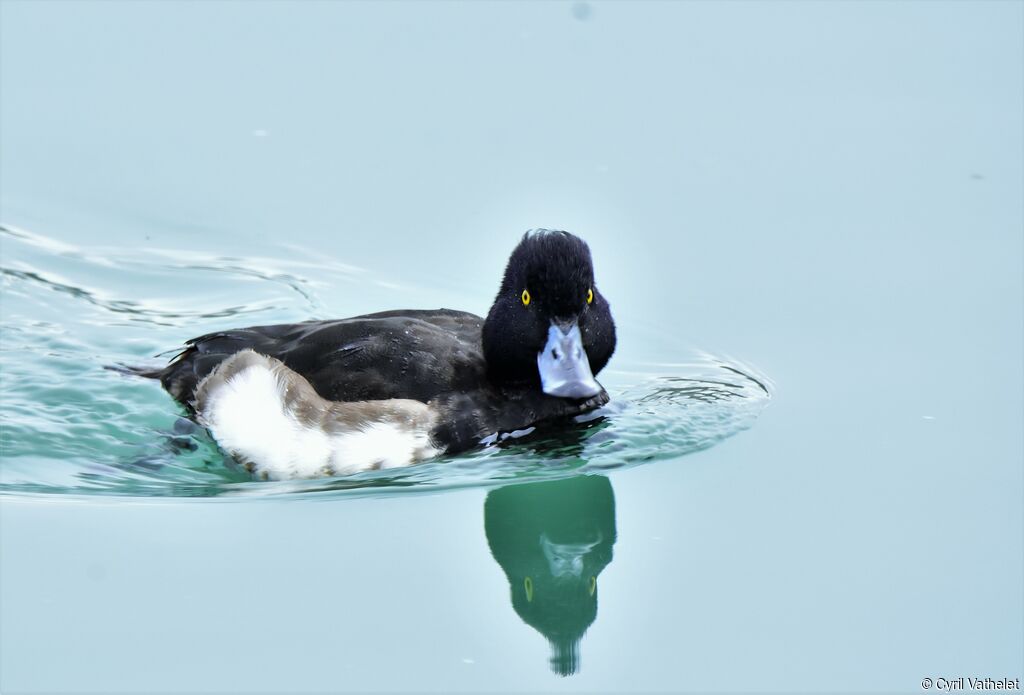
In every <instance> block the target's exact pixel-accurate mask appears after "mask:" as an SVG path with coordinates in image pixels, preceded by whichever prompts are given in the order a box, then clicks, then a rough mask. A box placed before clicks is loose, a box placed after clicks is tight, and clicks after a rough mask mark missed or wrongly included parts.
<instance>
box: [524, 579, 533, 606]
mask: <svg viewBox="0 0 1024 695" xmlns="http://www.w3.org/2000/svg"><path fill="white" fill-rule="evenodd" d="M523 588H524V589H526V600H527V601H530V602H532V601H533V580H532V579H530V578H529V577H527V578H526V579H524V580H523Z"/></svg>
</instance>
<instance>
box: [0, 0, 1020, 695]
mask: <svg viewBox="0 0 1024 695" xmlns="http://www.w3.org/2000/svg"><path fill="white" fill-rule="evenodd" d="M0 32H2V34H0V38H2V48H0V167H2V168H0V196H2V198H0V202H2V206H3V209H2V218H3V219H2V221H3V222H4V223H6V224H10V225H15V226H17V227H19V228H24V229H27V230H31V231H33V232H36V233H41V234H45V235H47V236H48V237H52V238H55V239H60V240H63V241H65V242H67V243H71V244H76V245H79V246H83V247H105V248H129V249H130V248H135V247H139V248H142V247H145V246H147V245H154V246H159V247H160V248H165V249H167V248H171V249H187V250H192V251H195V252H197V253H205V254H210V255H232V254H235V255H239V256H245V255H257V256H266V257H287V256H289V254H294V255H295V256H296V257H298V256H299V255H302V254H305V255H306V256H310V255H312V256H317V257H322V258H327V259H335V260H337V261H339V262H342V263H346V264H351V265H354V266H358V267H360V268H365V269H368V273H369V274H368V275H367V276H366V277H372V278H378V279H380V280H375V281H374V282H372V283H371V282H359V281H352V279H351V278H347V279H345V280H344V281H339V283H338V284H337V285H334V286H331V287H324V288H321V289H320V290H319V292H320V294H319V297H320V299H321V300H322V303H323V313H324V314H325V315H337V316H345V315H351V314H355V313H361V312H366V311H373V310H378V309H385V308H391V307H401V306H410V307H412V306H438V305H446V306H454V307H458V308H464V309H468V310H473V311H477V312H483V311H486V308H487V306H488V303H489V301H490V299H491V298H492V296H493V292H494V289H495V288H496V284H497V278H498V275H499V274H500V271H501V268H502V265H503V263H504V259H505V256H506V255H507V253H508V250H509V248H510V247H511V245H512V244H513V243H514V241H515V239H516V238H517V235H518V234H520V233H521V232H522V230H524V229H527V228H531V227H538V226H547V227H558V228H565V229H569V230H571V231H574V232H577V233H579V234H581V235H583V236H584V237H586V238H587V239H588V241H589V242H590V244H591V246H592V248H593V249H594V252H595V256H596V263H597V268H598V277H599V282H600V283H601V287H602V290H603V292H605V293H606V294H607V295H608V297H609V298H610V299H611V301H612V303H613V307H614V309H615V312H616V318H617V320H618V323H619V326H620V334H621V346H620V351H619V354H618V355H617V356H616V359H618V360H623V361H626V360H634V361H645V360H646V361H649V362H675V361H681V360H684V359H685V358H686V357H687V356H688V355H691V354H692V352H693V350H707V351H710V352H712V353H716V354H728V355H731V356H733V357H735V358H736V359H739V360H743V361H746V362H749V363H751V364H754V365H756V366H757V368H758V369H759V370H761V372H763V373H764V374H766V375H768V376H770V377H771V379H772V380H773V382H774V384H775V398H774V400H773V403H772V405H771V406H770V407H769V408H768V409H767V410H766V411H765V413H764V414H763V415H762V416H761V418H760V420H759V422H758V423H757V425H756V426H755V427H754V428H753V429H752V430H751V431H749V432H746V433H743V434H741V435H739V436H738V437H736V438H734V439H732V440H730V441H728V442H725V443H724V444H722V445H720V446H718V447H716V448H713V449H710V450H708V451H706V452H703V453H699V454H695V455H691V456H687V457H684V458H681V459H678V460H675V461H662V462H659V463H654V464H651V465H647V466H641V467H637V468H632V469H630V470H626V471H621V472H617V473H613V474H612V475H611V482H612V485H613V487H614V491H615V499H616V522H617V527H618V534H619V537H618V541H617V543H616V545H615V558H614V560H613V561H612V563H611V564H610V565H609V566H608V567H607V569H605V570H604V572H603V574H602V575H601V580H600V582H601V594H600V602H599V611H598V617H597V620H596V621H595V623H594V624H593V626H592V627H591V629H590V631H589V632H588V633H587V636H586V637H585V638H584V640H583V643H582V648H581V653H582V670H581V672H580V673H579V674H578V675H576V676H573V677H570V678H565V679H563V678H558V677H557V676H554V675H552V673H551V671H550V669H549V668H548V664H547V653H548V648H547V645H546V643H545V641H544V639H543V638H542V637H541V636H540V635H538V634H537V633H536V632H535V631H533V630H532V629H531V628H529V627H528V626H526V625H524V624H523V623H522V622H521V621H520V620H519V618H518V617H517V616H516V614H515V613H514V612H513V610H512V608H511V606H510V605H509V600H508V585H507V582H506V580H505V577H504V575H503V574H502V571H501V569H500V568H499V567H498V565H497V564H496V563H495V562H494V560H493V559H492V558H491V556H490V553H489V551H488V548H487V543H486V539H485V537H484V532H483V528H482V526H483V524H482V519H483V512H482V507H483V500H484V497H485V494H486V492H485V491H484V490H479V489H473V490H467V491H459V492H448V493H441V494H435V495H426V496H398V497H388V498H375V499H329V500H324V501H322V502H315V501H309V500H308V499H295V500H289V499H280V498H278V499H274V500H267V501H259V500H254V499H246V500H239V501H236V502H220V501H191V502H189V501H183V502H182V501H178V502H174V501H162V502H158V501H151V500H146V499H135V500H124V499H109V500H104V499H103V498H95V497H94V498H91V499H81V498H76V499H71V498H63V497H60V496H50V497H46V496H42V497H26V496H20V495H9V496H5V497H4V498H3V499H2V502H0V541H2V556H0V580H2V581H0V690H2V691H3V692H17V691H27V690H49V691H53V690H65V691H76V690H92V691H106V692H112V691H117V690H126V691H142V690H157V691H189V690H201V691H213V690H232V691H258V690H276V691H302V690H310V691H314V690H321V691H323V690H328V691H331V690H432V691H464V690H472V691H480V690H499V691H509V690H512V691H529V690H544V691H561V690H605V691H616V692H622V691H664V690H667V691H682V690H729V691H766V690H806V691H830V690H837V691H838V690H842V691H861V690H887V691H905V692H919V691H920V685H919V684H920V682H921V679H922V678H923V677H925V676H930V677H940V676H944V677H959V676H965V677H966V676H980V677H986V676H990V677H995V678H999V677H1020V676H1021V675H1024V674H1022V663H1021V659H1022V657H1021V654H1022V651H1024V628H1022V584H1024V573H1022V562H1024V561H1022V557H1024V547H1022V525H1024V515H1022V504H1024V503H1022V498H1024V485H1022V460H1024V441H1022V425H1021V423H1022V420H1024V405H1022V391H1024V376H1022V354H1024V345H1022V312H1024V307H1022V294H1024V288H1022V275H1024V272H1022V253H1024V250H1022V236H1024V232H1022V227H1024V219H1022V218H1024V214H1022V196H1021V190H1022V186H1024V181H1022V157H1024V154H1022V152H1024V143H1022V136H1021V130H1022V128H1021V126H1022V118H1024V107H1022V88H1024V87H1022V86H1024V75H1022V65H1024V50H1022V46H1024V11H1022V4H1021V3H1019V2H991V3H986V2H941V3H928V2H915V3H909V2H908V3H895V2H872V3H851V4H847V3H838V2H837V3H832V2H829V3H824V2H822V3H807V2H798V3H775V2H764V3H750V4H746V3H723V4H704V3H696V2H692V3H669V2H659V3H640V2H636V3H621V4H617V3H609V4H605V3H591V4H590V5H585V6H575V7H574V6H573V5H571V4H568V3H558V2H551V3H523V4H503V3H490V2H488V3H476V4H455V3H450V4H448V3H430V2H421V3H397V2H396V3H380V4H360V3H321V2H301V3H290V4H283V3H280V4H279V3H273V2H262V3H230V2H217V3H186V2H180V3H156V2H146V3H143V2H138V3H129V2H110V3H90V2H36V3H29V2H12V1H10V0H4V1H3V2H2V3H0ZM0 251H2V249H0ZM103 282H104V280H103V278H97V279H96V283H95V284H96V286H98V287H102V286H103ZM132 292H133V293H135V295H136V296H137V297H141V298H148V297H160V298H163V299H165V300H167V301H171V300H172V299H173V298H174V297H175V296H185V297H201V295H202V288H195V287H190V288H180V287H176V286H175V284H174V282H173V278H167V277H164V278H160V279H159V280H158V281H157V280H154V281H153V283H152V284H148V283H146V282H145V281H144V279H143V280H140V281H139V284H138V285H137V286H136V287H134V288H133V289H132ZM197 301H198V300H197ZM210 301H211V302H212V301H214V300H212V299H211V300H210ZM225 301H226V300H225ZM301 318H304V316H300V315H295V316H293V317H292V320H299V319H301ZM204 325H206V324H204ZM140 331H142V329H135V331H134V332H133V330H130V329H129V328H127V327H110V326H96V327H95V335H93V336H90V337H89V341H90V342H89V344H90V345H96V344H103V343H110V344H118V343H124V344H128V345H131V344H134V343H133V342H132V341H142V342H144V341H145V340H146V339H147V338H146V335H147V334H145V333H144V332H140ZM179 333H180V335H178V334H179ZM193 333H194V332H190V331H188V330H187V328H186V329H182V330H179V331H177V333H176V334H175V335H177V338H176V340H179V341H180V340H181V339H184V338H187V337H189V336H190V335H192V334H193ZM168 340H170V338H169V337H168ZM140 344H141V343H140ZM166 347H168V348H170V347H173V343H172V344H168V345H167V346H166ZM613 364H614V363H613ZM138 388H154V387H152V386H151V385H141V386H139V387H138ZM0 397H3V396H2V394H0ZM159 397H161V396H160V395H159V394H158V393H157V392H155V391H154V393H153V394H152V398H153V399H156V398H159ZM166 404H167V409H168V411H173V408H174V406H173V405H172V403H171V402H170V400H169V399H167V401H166ZM51 405H52V404H41V406H40V407H41V408H46V407H49V406H51Z"/></svg>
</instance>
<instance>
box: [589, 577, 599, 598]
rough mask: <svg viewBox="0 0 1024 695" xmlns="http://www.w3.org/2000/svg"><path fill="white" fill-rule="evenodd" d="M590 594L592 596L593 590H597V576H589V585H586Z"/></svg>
mask: <svg viewBox="0 0 1024 695" xmlns="http://www.w3.org/2000/svg"><path fill="white" fill-rule="evenodd" d="M588 589H589V591H590V595H591V596H593V595H594V592H595V591H597V577H591V578H590V586H589V587H588Z"/></svg>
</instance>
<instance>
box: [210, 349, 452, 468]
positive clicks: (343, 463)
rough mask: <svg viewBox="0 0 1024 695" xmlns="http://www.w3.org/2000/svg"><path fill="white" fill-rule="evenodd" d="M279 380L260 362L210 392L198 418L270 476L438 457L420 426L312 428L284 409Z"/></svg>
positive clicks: (223, 444)
mask: <svg viewBox="0 0 1024 695" xmlns="http://www.w3.org/2000/svg"><path fill="white" fill-rule="evenodd" d="M281 389H282V387H281V384H280V383H279V381H278V380H277V377H276V376H275V375H274V373H273V372H272V371H271V370H270V369H269V368H267V367H266V366H263V365H254V366H252V367H248V368H246V369H244V370H242V371H240V372H239V373H238V374H236V375H234V376H233V377H231V378H230V379H228V380H226V381H225V382H223V384H222V385H220V386H219V387H217V388H216V389H215V390H214V391H212V392H211V393H210V394H209V396H208V399H207V403H206V407H205V408H204V410H203V411H202V412H201V413H199V416H200V420H201V422H202V423H203V425H205V426H206V428H207V429H209V430H210V434H211V435H213V438H214V439H216V440H217V443H218V444H219V445H220V446H221V448H222V449H224V450H225V451H227V452H229V453H230V454H231V455H233V456H235V457H236V458H238V459H240V460H242V461H243V462H246V463H249V464H251V466H252V468H253V472H254V473H256V474H258V475H259V476H260V477H263V478H267V479H270V480H286V479H290V478H315V477H320V476H325V475H345V474H349V473H356V472H359V471H364V470H369V469H372V468H394V467H399V466H408V465H410V464H413V463H416V462H417V461H422V460H423V459H426V458H430V457H432V456H436V455H437V454H439V453H440V450H439V449H437V448H435V447H434V446H433V445H432V444H431V442H430V438H429V432H428V431H427V430H426V429H424V428H420V429H411V428H409V427H408V426H406V427H404V428H403V427H401V426H399V424H398V423H392V422H370V423H367V424H366V425H365V426H363V427H360V428H354V429H352V430H349V431H346V432H342V433H338V432H335V433H333V434H332V433H328V432H325V431H323V430H322V429H320V428H316V427H310V426H308V425H306V424H304V423H302V422H300V421H299V420H298V419H296V417H295V415H294V414H293V413H291V412H289V411H287V410H286V409H285V408H284V403H283V400H282V393H281Z"/></svg>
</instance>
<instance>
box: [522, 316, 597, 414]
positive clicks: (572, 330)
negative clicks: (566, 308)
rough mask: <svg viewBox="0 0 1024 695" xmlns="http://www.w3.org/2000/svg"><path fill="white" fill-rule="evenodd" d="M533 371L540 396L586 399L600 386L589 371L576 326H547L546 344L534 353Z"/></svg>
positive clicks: (577, 326) (585, 353) (578, 328)
mask: <svg viewBox="0 0 1024 695" xmlns="http://www.w3.org/2000/svg"><path fill="white" fill-rule="evenodd" d="M537 369H538V371H539V372H540V384H541V389H542V390H543V391H544V393H546V394H548V395H549V396H558V397H560V398H578V399H579V398H590V397H591V396H596V395H597V394H599V393H601V385H600V384H599V383H597V381H596V380H595V379H594V375H593V373H591V371H590V360H588V359H587V351H586V350H584V349H583V337H582V336H581V335H580V327H579V325H577V324H576V323H573V324H571V325H569V326H566V325H564V324H558V323H555V322H552V323H551V328H549V329H548V342H547V343H546V344H545V345H544V349H543V350H541V351H540V352H538V353H537Z"/></svg>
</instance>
